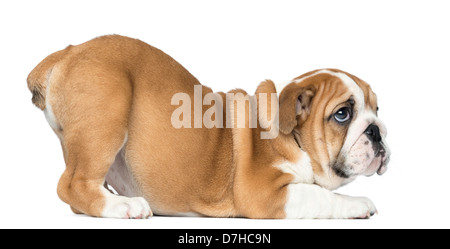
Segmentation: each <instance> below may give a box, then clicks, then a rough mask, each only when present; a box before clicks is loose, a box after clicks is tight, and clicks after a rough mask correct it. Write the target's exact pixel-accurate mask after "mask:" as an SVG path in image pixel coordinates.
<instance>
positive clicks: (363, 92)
mask: <svg viewBox="0 0 450 249" xmlns="http://www.w3.org/2000/svg"><path fill="white" fill-rule="evenodd" d="M293 103H295V104H293ZM292 106H295V109H294V108H293V107H292ZM377 111H378V106H377V98H376V95H375V94H374V93H373V92H372V90H371V88H370V86H369V85H368V84H367V83H365V82H364V81H362V80H360V79H358V78H356V77H355V76H353V75H350V74H348V73H345V72H342V71H339V70H335V69H326V70H316V71H313V72H310V73H307V74H305V75H302V76H300V77H298V78H296V79H294V80H293V82H292V83H291V84H289V85H287V86H286V87H285V88H284V89H283V91H282V92H281V93H280V131H281V132H282V133H284V134H291V133H292V134H293V135H294V137H295V138H296V140H297V142H298V143H299V145H300V147H301V148H302V150H304V151H305V152H307V153H308V155H309V157H310V158H311V164H312V166H313V170H314V174H315V181H316V183H317V184H319V185H321V186H323V187H325V188H328V189H335V188H337V187H339V186H341V185H343V184H346V183H348V182H350V181H352V180H354V179H355V178H356V177H357V176H359V175H366V176H370V175H373V174H374V173H378V174H379V175H381V174H383V173H384V172H385V171H386V169H387V163H388V161H389V156H390V150H389V148H388V146H387V144H386V140H385V138H386V127H385V126H384V124H383V123H382V122H381V120H380V119H379V118H378V116H377ZM293 112H295V116H292V115H291V114H292V113H293Z"/></svg>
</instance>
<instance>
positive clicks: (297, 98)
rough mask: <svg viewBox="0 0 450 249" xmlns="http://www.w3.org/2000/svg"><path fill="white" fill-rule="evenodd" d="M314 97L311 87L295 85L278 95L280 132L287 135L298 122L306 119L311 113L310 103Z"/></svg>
mask: <svg viewBox="0 0 450 249" xmlns="http://www.w3.org/2000/svg"><path fill="white" fill-rule="evenodd" d="M313 97H314V89H313V88H311V87H300V86H298V85H297V84H296V83H291V84H289V85H287V86H286V87H285V88H284V89H283V90H282V91H281V93H280V97H279V101H280V108H279V111H280V112H279V122H280V131H281V132H282V133H283V134H289V133H291V132H292V130H293V129H294V128H295V127H296V126H297V125H298V122H297V116H300V122H303V121H305V120H306V118H307V117H308V115H309V113H310V111H311V101H312V98H313Z"/></svg>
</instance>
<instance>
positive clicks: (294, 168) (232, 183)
mask: <svg viewBox="0 0 450 249" xmlns="http://www.w3.org/2000/svg"><path fill="white" fill-rule="evenodd" d="M27 82H28V87H29V89H30V90H31V92H32V95H33V97H32V102H33V103H34V104H35V105H36V106H37V107H38V108H40V109H41V110H42V111H43V112H44V114H45V117H46V119H47V121H48V123H49V125H50V126H51V128H52V129H53V131H54V132H55V133H56V135H57V136H58V138H59V139H60V141H61V146H62V149H63V154H64V160H65V163H66V169H65V171H64V173H63V174H62V176H61V178H60V180H59V183H58V187H57V192H58V196H59V197H60V198H61V200H62V201H64V202H65V203H67V204H69V205H70V207H71V208H72V211H73V212H75V213H83V214H87V215H91V216H97V217H112V218H147V217H149V216H152V215H153V214H158V215H172V216H182V215H183V216H186V215H188V216H212V217H248V218H368V217H370V216H371V215H373V214H374V213H376V211H377V210H376V208H375V206H374V204H373V203H372V202H371V201H370V200H369V199H368V198H365V197H351V196H344V195H340V194H336V193H333V192H332V190H334V189H336V188H338V187H340V186H342V185H344V184H347V183H349V182H351V181H353V180H354V179H355V178H356V177H357V176H359V175H366V176H370V175H372V174H374V173H378V174H379V175H381V174H383V173H384V172H385V171H386V169H387V164H388V161H389V156H390V150H389V148H388V146H387V144H386V140H385V138H386V128H385V126H384V125H383V123H382V122H381V121H380V119H379V118H378V116H377V111H378V107H377V97H376V95H375V94H374V93H373V92H372V90H371V88H370V86H369V85H368V84H367V83H366V82H364V81H362V80H361V79H359V78H357V77H355V76H353V75H351V74H349V73H346V72H343V71H341V70H336V69H322V70H315V71H312V72H309V73H306V74H303V75H301V76H299V77H297V78H295V79H293V80H292V81H290V82H289V84H287V85H286V86H285V87H283V88H282V89H281V88H276V86H275V84H274V83H273V82H272V81H270V80H266V81H263V82H262V83H261V84H260V85H259V86H258V88H257V90H256V93H255V96H249V95H247V93H246V92H244V91H243V90H239V89H236V90H233V91H230V92H229V93H213V91H212V90H211V89H210V88H208V87H206V86H203V85H201V84H200V82H199V81H198V80H197V79H196V78H195V77H194V76H192V75H191V74H190V73H189V72H188V71H187V70H186V69H185V68H184V67H183V66H181V65H180V64H179V63H177V62H176V61H175V60H174V59H172V58H171V57H170V56H168V55H167V54H165V53H163V52H162V51H160V50H158V49H156V48H154V47H152V46H150V45H148V44H146V43H144V42H142V41H139V40H136V39H131V38H128V37H123V36H118V35H110V36H103V37H99V38H95V39H93V40H91V41H88V42H86V43H83V44H81V45H77V46H69V47H67V48H66V49H64V50H61V51H58V52H55V53H53V54H51V55H49V56H48V57H47V58H45V59H44V60H43V61H42V62H40V63H39V64H38V65H37V66H36V67H35V68H34V69H33V71H32V72H31V73H30V74H29V76H28V79H27ZM236 96H240V97H241V99H242V98H243V103H244V104H243V108H234V107H236V106H238V105H239V103H238V100H237V98H236ZM193 102H196V103H194V104H193ZM211 122H212V123H211ZM211 124H213V125H211ZM264 135H265V136H264ZM42 163H44V162H42ZM109 186H110V187H112V188H113V189H114V190H115V191H116V193H113V191H110V190H109Z"/></svg>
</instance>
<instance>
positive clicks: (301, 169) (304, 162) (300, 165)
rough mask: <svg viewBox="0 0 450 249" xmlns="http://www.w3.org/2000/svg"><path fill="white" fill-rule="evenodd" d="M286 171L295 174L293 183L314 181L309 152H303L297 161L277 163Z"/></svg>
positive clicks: (278, 166)
mask: <svg viewBox="0 0 450 249" xmlns="http://www.w3.org/2000/svg"><path fill="white" fill-rule="evenodd" d="M275 167H277V168H278V169H280V170H281V171H283V172H284V173H289V174H291V175H292V176H294V179H293V180H292V182H291V183H309V184H312V183H314V173H313V170H312V167H311V162H310V159H309V156H308V154H306V153H304V152H303V153H302V155H301V157H300V160H298V161H297V162H289V161H284V162H282V163H279V164H277V165H275Z"/></svg>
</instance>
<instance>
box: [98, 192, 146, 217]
mask: <svg viewBox="0 0 450 249" xmlns="http://www.w3.org/2000/svg"><path fill="white" fill-rule="evenodd" d="M105 198H106V203H105V207H104V208H103V211H102V216H103V217H105V218H122V219H146V218H148V217H150V216H152V215H153V213H152V211H151V210H150V206H149V205H148V202H147V201H146V200H145V199H144V198H142V197H132V198H129V197H125V196H118V195H112V194H110V195H107V196H105Z"/></svg>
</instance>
